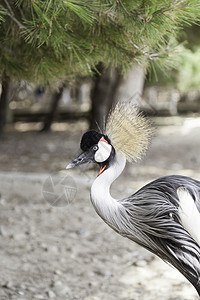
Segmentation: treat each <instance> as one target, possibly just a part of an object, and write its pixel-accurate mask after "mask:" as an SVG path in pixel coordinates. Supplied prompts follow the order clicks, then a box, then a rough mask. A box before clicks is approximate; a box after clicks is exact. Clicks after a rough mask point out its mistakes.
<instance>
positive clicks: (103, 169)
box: [97, 165, 108, 177]
mask: <svg viewBox="0 0 200 300" xmlns="http://www.w3.org/2000/svg"><path fill="white" fill-rule="evenodd" d="M107 167H108V165H105V166H103V167H101V168H100V171H99V174H98V176H99V175H101V174H102V173H103V172H104V171H105V170H106V169H107ZM98 176H97V177H98Z"/></svg>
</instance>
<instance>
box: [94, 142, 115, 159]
mask: <svg viewBox="0 0 200 300" xmlns="http://www.w3.org/2000/svg"><path fill="white" fill-rule="evenodd" d="M98 147H99V149H98V150H97V151H96V153H95V155H94V159H95V161H96V162H99V163H100V162H104V161H106V160H107V159H108V158H109V156H110V154H111V151H112V146H111V145H110V144H107V143H106V142H103V141H102V142H101V141H100V142H98Z"/></svg>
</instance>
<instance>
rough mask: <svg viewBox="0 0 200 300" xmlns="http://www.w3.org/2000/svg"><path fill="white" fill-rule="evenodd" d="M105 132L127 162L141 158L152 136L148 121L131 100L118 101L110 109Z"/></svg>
mask: <svg viewBox="0 0 200 300" xmlns="http://www.w3.org/2000/svg"><path fill="white" fill-rule="evenodd" d="M105 133H106V135H107V136H108V137H109V139H110V140H111V143H112V145H113V147H114V148H115V149H116V151H121V152H123V153H124V155H125V156H126V159H127V160H128V161H129V162H133V161H136V160H138V159H141V158H142V156H143V155H144V154H145V153H146V150H147V148H148V145H149V142H150V140H151V137H152V129H151V126H150V122H149V121H148V120H147V119H146V118H145V117H144V116H143V114H142V113H140V112H139V111H138V108H137V107H136V105H135V104H133V103H132V102H131V101H122V102H120V101H119V102H118V103H117V105H116V106H115V108H114V109H112V110H111V112H110V114H109V116H108V120H107V124H106V130H105Z"/></svg>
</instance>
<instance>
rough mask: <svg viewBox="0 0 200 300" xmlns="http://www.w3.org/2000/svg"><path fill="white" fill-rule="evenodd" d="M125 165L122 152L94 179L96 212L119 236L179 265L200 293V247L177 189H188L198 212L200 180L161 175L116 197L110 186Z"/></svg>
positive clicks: (179, 268) (93, 201) (93, 195)
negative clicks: (183, 217) (183, 215)
mask: <svg viewBox="0 0 200 300" xmlns="http://www.w3.org/2000/svg"><path fill="white" fill-rule="evenodd" d="M120 165H121V167H120ZM124 166H125V163H124V158H123V155H122V154H120V155H116V159H115V161H114V163H113V164H112V165H111V166H110V168H108V169H107V170H106V171H104V172H103V174H101V175H100V176H99V177H97V179H96V180H95V181H94V183H93V185H92V190H91V199H92V203H93V205H94V207H95V209H96V211H97V213H98V214H99V215H100V216H101V218H102V219H103V220H104V221H105V222H106V223H107V224H108V225H109V226H110V227H112V228H113V229H114V230H115V231H116V232H118V233H119V234H120V235H122V236H124V237H127V238H129V239H131V240H133V241H134V242H136V243H138V244H139V245H141V246H143V247H145V248H146V249H147V250H149V251H151V252H152V253H154V254H156V255H158V256H159V257H160V258H161V259H163V260H165V261H166V262H168V263H169V264H171V265H173V266H174V267H176V268H177V269H178V270H179V271H180V272H181V273H182V274H183V275H184V276H185V277H186V278H187V279H188V280H189V281H190V282H191V283H192V284H193V285H194V286H195V287H196V289H198V292H199V293H200V282H199V279H200V247H199V245H198V241H196V240H195V239H194V237H192V236H191V235H190V233H189V232H188V231H187V228H186V227H187V226H186V227H185V226H184V225H183V224H182V222H181V218H180V214H179V210H180V205H181V204H180V199H179V195H178V192H177V191H178V189H179V188H180V187H182V188H184V189H185V190H187V191H188V193H189V195H191V196H190V198H189V201H191V200H192V201H193V202H194V203H195V207H196V208H197V210H198V211H199V209H200V182H199V181H197V180H194V179H192V178H189V177H184V176H178V175H172V176H167V177H162V178H159V179H157V180H155V181H153V182H151V183H149V184H147V185H145V186H144V187H142V188H141V189H140V190H138V191H137V192H136V193H135V194H133V195H131V196H130V197H127V198H124V199H121V200H116V199H114V198H113V197H112V196H111V195H110V192H109V191H110V186H111V184H112V182H113V181H114V180H115V179H116V178H117V177H118V176H119V174H120V173H121V172H122V170H123V168H124ZM190 221H191V222H193V221H194V220H193V219H190ZM190 226H191V227H192V226H193V224H192V223H191V224H190Z"/></svg>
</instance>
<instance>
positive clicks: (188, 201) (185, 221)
mask: <svg viewBox="0 0 200 300" xmlns="http://www.w3.org/2000/svg"><path fill="white" fill-rule="evenodd" d="M177 195H178V198H179V201H180V207H179V215H180V219H181V223H182V225H183V227H184V228H185V229H186V230H187V232H189V233H190V235H191V236H192V237H193V239H194V240H195V241H196V242H197V244H198V245H199V246H200V213H199V211H198V209H197V207H196V204H195V202H194V199H193V198H192V196H191V194H190V193H189V191H188V190H187V189H185V188H183V187H180V188H178V189H177Z"/></svg>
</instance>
